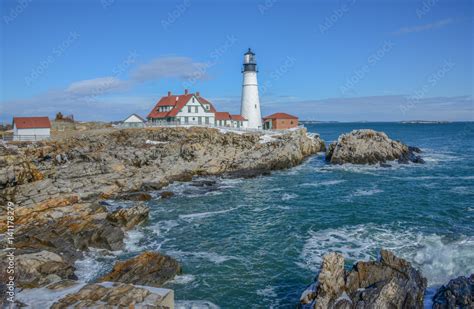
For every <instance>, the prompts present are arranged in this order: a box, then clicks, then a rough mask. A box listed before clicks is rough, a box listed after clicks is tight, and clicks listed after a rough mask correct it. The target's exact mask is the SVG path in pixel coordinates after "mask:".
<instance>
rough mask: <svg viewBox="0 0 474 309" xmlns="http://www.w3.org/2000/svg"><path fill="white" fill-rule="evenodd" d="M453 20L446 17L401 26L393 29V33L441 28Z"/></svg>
mask: <svg viewBox="0 0 474 309" xmlns="http://www.w3.org/2000/svg"><path fill="white" fill-rule="evenodd" d="M453 22H454V20H453V19H452V18H447V19H443V20H439V21H437V22H434V23H430V24H424V25H418V26H410V27H403V28H400V29H398V30H397V31H395V32H394V34H407V33H414V32H422V31H428V30H432V29H437V28H443V27H445V26H447V25H449V24H452V23H453Z"/></svg>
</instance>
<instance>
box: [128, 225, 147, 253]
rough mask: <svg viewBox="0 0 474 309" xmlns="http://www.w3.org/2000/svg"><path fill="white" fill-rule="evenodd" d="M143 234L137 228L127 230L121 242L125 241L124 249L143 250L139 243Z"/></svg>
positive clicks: (131, 250)
mask: <svg viewBox="0 0 474 309" xmlns="http://www.w3.org/2000/svg"><path fill="white" fill-rule="evenodd" d="M144 236H145V235H144V234H143V232H142V231H141V230H139V229H135V230H131V231H128V232H127V233H126V235H125V238H124V240H123V242H124V243H125V250H127V251H130V252H138V251H142V250H143V248H144V247H143V246H141V245H139V243H140V241H141V240H142V239H143V237H144Z"/></svg>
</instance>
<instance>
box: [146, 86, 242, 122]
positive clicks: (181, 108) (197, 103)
mask: <svg viewBox="0 0 474 309" xmlns="http://www.w3.org/2000/svg"><path fill="white" fill-rule="evenodd" d="M147 119H148V121H149V122H150V123H152V124H158V125H161V124H162V125H167V124H176V125H209V126H222V127H239V128H246V127H247V126H248V121H247V120H246V119H245V118H243V117H242V116H240V115H230V114H229V113H227V112H217V110H216V109H215V107H214V106H213V105H212V103H211V102H209V101H208V100H206V99H204V98H203V97H201V95H200V94H199V92H196V93H189V92H188V90H187V89H186V90H185V91H184V94H181V95H172V94H171V92H170V91H168V95H167V96H165V97H162V98H161V99H160V100H159V101H158V103H157V104H156V105H155V107H154V108H153V109H152V111H151V112H150V113H149V114H148V116H147Z"/></svg>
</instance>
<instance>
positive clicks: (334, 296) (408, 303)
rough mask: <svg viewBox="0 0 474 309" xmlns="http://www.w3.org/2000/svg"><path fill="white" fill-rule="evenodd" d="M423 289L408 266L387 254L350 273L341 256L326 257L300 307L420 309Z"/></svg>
mask: <svg viewBox="0 0 474 309" xmlns="http://www.w3.org/2000/svg"><path fill="white" fill-rule="evenodd" d="M426 285H427V282H426V279H425V278H423V277H422V275H421V273H420V272H419V271H418V270H416V269H414V268H413V267H412V266H411V264H410V263H409V262H407V261H405V260H403V259H400V258H398V257H396V256H395V255H394V254H393V253H391V252H389V251H386V250H381V253H380V258H379V260H378V261H372V262H358V263H356V264H355V265H354V266H353V268H352V270H350V271H345V270H344V258H343V256H342V255H341V254H339V253H329V254H327V255H325V256H324V258H323V263H322V265H321V271H320V273H319V275H318V277H317V281H316V282H315V284H312V285H310V286H309V287H308V288H307V289H306V291H305V292H304V293H303V294H302V296H301V299H300V303H301V306H302V307H303V308H374V309H375V308H423V296H424V292H425V289H426Z"/></svg>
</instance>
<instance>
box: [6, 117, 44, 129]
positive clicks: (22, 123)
mask: <svg viewBox="0 0 474 309" xmlns="http://www.w3.org/2000/svg"><path fill="white" fill-rule="evenodd" d="M13 124H15V125H16V128H17V129H35V128H51V122H50V121H49V118H48V117H13Z"/></svg>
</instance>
